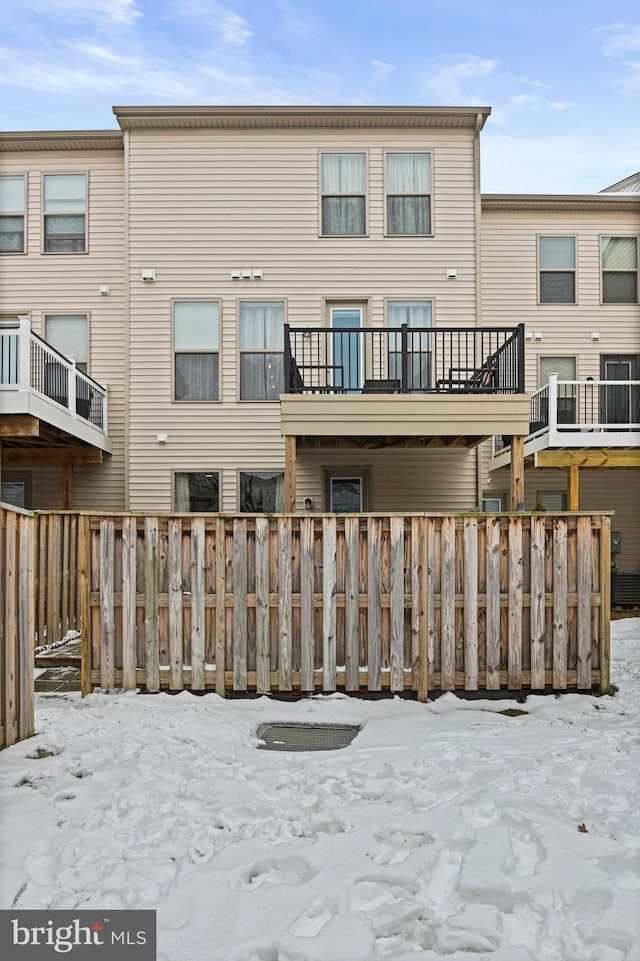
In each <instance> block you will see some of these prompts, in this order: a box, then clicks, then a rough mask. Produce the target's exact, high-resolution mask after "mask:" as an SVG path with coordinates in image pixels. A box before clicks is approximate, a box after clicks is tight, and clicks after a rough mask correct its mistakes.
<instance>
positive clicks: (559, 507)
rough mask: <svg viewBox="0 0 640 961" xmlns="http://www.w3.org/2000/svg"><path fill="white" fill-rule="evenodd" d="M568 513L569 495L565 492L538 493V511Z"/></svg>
mask: <svg viewBox="0 0 640 961" xmlns="http://www.w3.org/2000/svg"><path fill="white" fill-rule="evenodd" d="M540 508H542V510H544V511H552V512H556V511H566V509H567V495H566V494H565V493H564V492H563V491H536V510H540Z"/></svg>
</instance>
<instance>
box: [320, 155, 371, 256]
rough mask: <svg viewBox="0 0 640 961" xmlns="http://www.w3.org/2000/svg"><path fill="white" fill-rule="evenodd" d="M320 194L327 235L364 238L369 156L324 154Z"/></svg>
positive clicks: (322, 157) (321, 162)
mask: <svg viewBox="0 0 640 961" xmlns="http://www.w3.org/2000/svg"><path fill="white" fill-rule="evenodd" d="M320 192H321V206H322V231H321V232H322V234H323V236H338V237H344V236H351V235H356V236H363V235H364V234H365V233H366V226H367V216H366V198H367V157H366V154H364V153H323V154H321V155H320Z"/></svg>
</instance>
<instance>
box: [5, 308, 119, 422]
mask: <svg viewBox="0 0 640 961" xmlns="http://www.w3.org/2000/svg"><path fill="white" fill-rule="evenodd" d="M0 390H13V391H16V390H18V391H33V392H35V393H37V394H39V395H41V396H42V397H46V398H47V399H48V400H50V401H53V402H54V403H56V404H59V405H60V406H61V407H64V408H66V409H67V410H68V411H69V412H70V413H71V414H72V415H73V416H74V417H78V418H81V419H83V420H86V421H88V422H89V423H91V424H93V425H94V427H98V428H100V429H102V430H103V431H105V432H106V429H107V389H106V387H103V386H102V385H101V384H98V383H97V381H95V380H93V378H92V377H89V375H88V374H85V373H84V371H82V370H80V369H79V368H78V367H77V366H76V363H75V361H74V360H73V359H72V358H69V357H65V356H64V355H63V354H60V353H59V352H58V351H57V350H55V348H54V347H52V346H51V345H50V344H48V343H47V342H46V341H44V340H42V338H40V337H38V335H37V334H34V333H33V332H32V330H31V324H30V321H29V319H28V318H27V317H21V318H20V319H19V321H17V322H16V321H9V322H3V323H1V324H0Z"/></svg>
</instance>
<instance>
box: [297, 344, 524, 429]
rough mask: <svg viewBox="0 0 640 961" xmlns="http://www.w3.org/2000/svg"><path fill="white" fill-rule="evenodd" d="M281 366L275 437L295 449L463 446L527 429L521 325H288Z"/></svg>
mask: <svg viewBox="0 0 640 961" xmlns="http://www.w3.org/2000/svg"><path fill="white" fill-rule="evenodd" d="M284 367H285V370H284V379H285V393H284V394H283V395H282V396H281V397H280V410H281V423H282V433H283V435H285V436H291V437H297V438H298V442H299V444H300V445H301V446H304V445H305V444H308V445H315V446H317V445H318V444H327V445H329V444H331V443H333V442H335V440H336V438H345V439H348V441H349V443H351V444H358V443H360V444H362V445H363V446H368V447H371V446H374V447H375V446H379V447H382V446H390V445H392V444H394V443H402V444H403V445H407V444H409V443H410V444H414V445H431V446H443V445H444V446H467V447H469V446H475V445H476V444H478V443H480V442H481V441H482V440H484V439H486V438H488V437H491V436H492V435H493V434H495V433H496V432H497V431H500V430H505V429H509V430H510V431H511V432H512V433H513V434H523V433H526V430H527V425H528V416H529V415H528V411H529V402H528V398H527V397H526V395H525V394H524V328H523V327H522V325H520V326H519V327H516V328H513V327H512V328H475V327H474V328H462V327H458V328H431V327H429V328H416V327H409V326H407V325H404V326H402V327H398V328H360V327H351V328H340V329H336V328H327V327H296V328H294V327H290V326H289V325H286V326H285V344H284ZM472 398H473V403H471V399H472Z"/></svg>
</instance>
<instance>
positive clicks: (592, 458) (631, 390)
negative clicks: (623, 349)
mask: <svg viewBox="0 0 640 961" xmlns="http://www.w3.org/2000/svg"><path fill="white" fill-rule="evenodd" d="M530 400H531V409H530V417H529V429H528V431H527V437H526V438H525V441H524V456H525V458H527V457H529V458H530V459H532V462H533V464H534V466H537V467H543V466H548V467H552V466H565V467H566V466H571V465H572V464H575V465H576V466H584V467H595V466H602V467H608V466H640V460H639V459H638V448H639V447H640V381H638V380H615V381H611V380H591V379H587V380H559V379H558V375H557V374H551V375H550V377H549V382H548V383H547V384H545V386H544V387H541V388H540V390H538V391H536V393H535V394H533V395H532V396H531V398H530ZM560 450H561V451H565V454H564V455H563V456H562V457H559V456H558V455H557V454H555V453H554V452H555V451H560ZM572 451H573V453H572ZM510 461H511V437H510V436H509V434H506V433H502V434H498V435H497V436H495V437H494V440H493V459H492V462H491V469H492V470H494V469H498V468H500V467H506V466H507V465H508V464H509V463H510Z"/></svg>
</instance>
